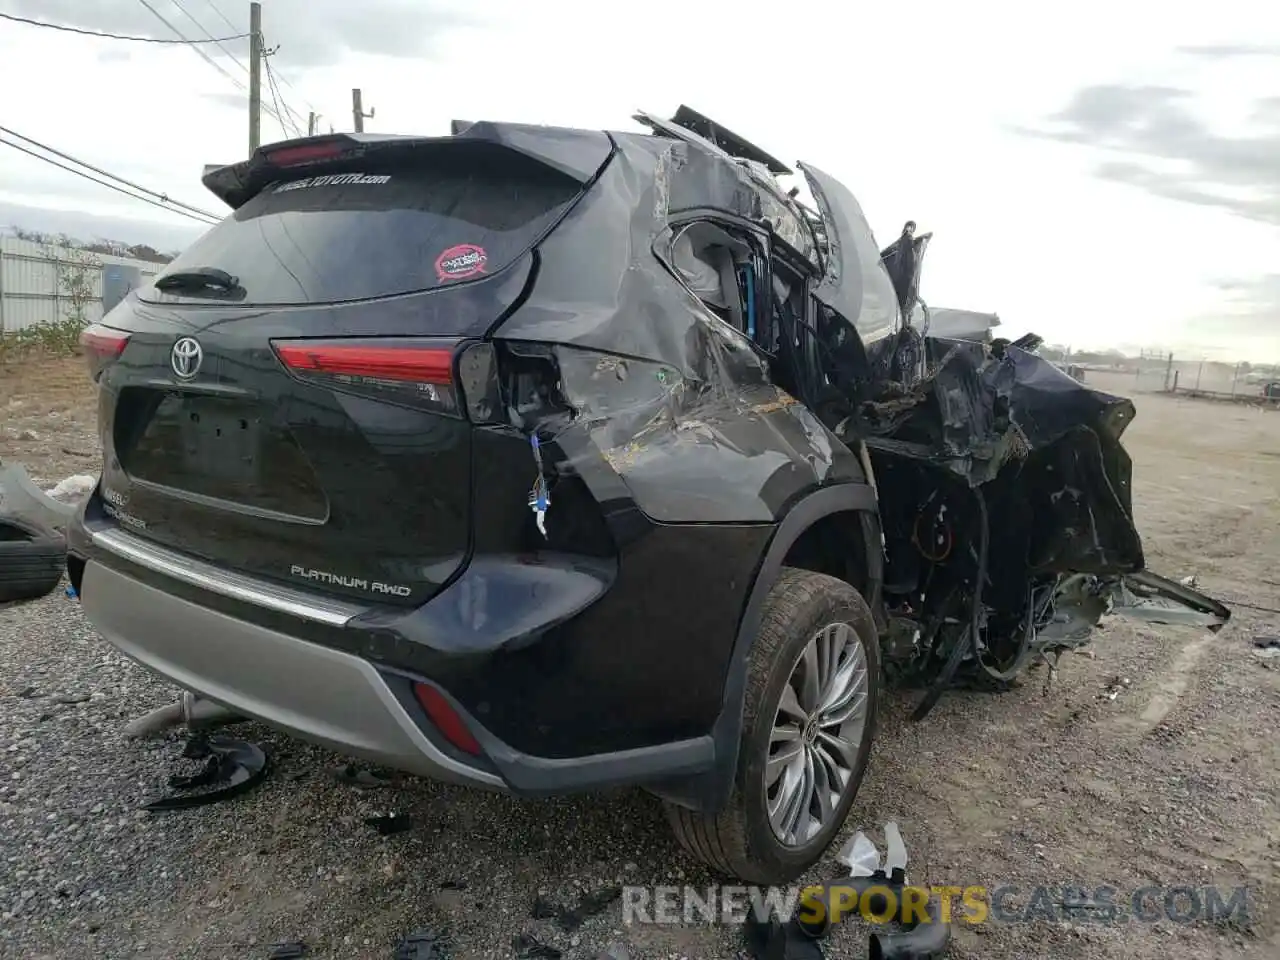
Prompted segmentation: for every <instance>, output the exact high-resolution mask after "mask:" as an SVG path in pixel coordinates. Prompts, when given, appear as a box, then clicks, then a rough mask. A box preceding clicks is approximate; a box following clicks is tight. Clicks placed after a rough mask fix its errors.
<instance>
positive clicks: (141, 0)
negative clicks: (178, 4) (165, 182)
mask: <svg viewBox="0 0 1280 960" xmlns="http://www.w3.org/2000/svg"><path fill="white" fill-rule="evenodd" d="M138 2H139V3H140V4H142V5H143V6H144V7H146V8H147V9H148V10H150V11H151V13H152V14H153V15H154V16H155V18H156V19H157V20H159V21H160V22H161V23H163V24H164V25H165V26H166V27H168V28H169V29H170V30H172V31H173V32H174V33H176V34H177V35H178V36H180V37H182V38H183V39H184V40H187V39H188V38H187V36H186V34H184V33H183V32H182V31H181V30H179V29H178V28H177V27H175V26H174V25H173V24H172V23H170V22H169V21H168V20H166V19H165V18H164V15H163V14H161V13H160V11H159V10H157V9H156V8H155V7H153V6H152V5H151V4H150V3H148V2H147V0H138ZM244 36H246V37H247V36H248V34H247V33H246V34H244ZM187 45H188V46H190V47H191V49H192V50H194V51H195V52H196V53H198V54H199V55H200V56H201V58H202V59H203V60H204V62H205V63H207V64H209V66H211V67H213V69H215V70H217V71H218V72H219V73H220V74H222V75H223V76H224V77H226V78H227V79H228V80H230V81H231V82H232V83H234V84H235V85H236V87H237V88H238V89H240V90H243V91H246V92H247V91H248V87H246V86H245V85H244V84H243V83H241V82H240V80H238V79H237V78H236V77H233V76H232V75H231V74H229V73H228V72H227V71H226V70H225V69H224V68H223V66H222V64H220V63H218V61H217V60H214V59H213V57H211V56H209V55H208V54H207V53H205V52H204V51H203V50H201V49H200V47H198V46H196V45H195V44H194V43H191V42H190V41H188V44H187ZM267 113H271V109H270V108H267ZM272 116H275V114H274V113H272ZM276 119H277V120H279V119H280V118H279V117H278V116H276ZM282 122H283V121H282Z"/></svg>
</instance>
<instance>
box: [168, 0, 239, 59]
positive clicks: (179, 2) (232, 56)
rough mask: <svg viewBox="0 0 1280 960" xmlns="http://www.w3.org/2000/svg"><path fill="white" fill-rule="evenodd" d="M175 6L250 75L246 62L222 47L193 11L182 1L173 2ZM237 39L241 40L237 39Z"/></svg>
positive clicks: (175, 0) (174, 0)
mask: <svg viewBox="0 0 1280 960" xmlns="http://www.w3.org/2000/svg"><path fill="white" fill-rule="evenodd" d="M173 5H174V6H175V7H177V8H178V9H179V10H181V11H182V12H183V14H184V15H185V16H186V18H187V19H188V20H190V21H191V22H192V23H194V24H195V25H196V26H197V27H199V28H200V32H201V33H203V34H204V35H205V36H206V37H208V38H209V39H210V40H212V41H213V42H214V43H217V44H218V48H219V49H220V50H221V51H222V52H223V53H225V54H226V55H227V56H228V57H230V58H231V61H232V62H233V63H234V64H235V65H236V66H238V67H239V68H240V69H241V70H243V71H244V72H245V74H246V75H247V74H248V73H249V68H248V67H246V66H245V65H244V62H243V61H241V60H240V58H239V57H237V56H236V55H235V54H234V53H232V52H231V51H230V50H228V49H227V48H226V47H224V46H223V45H222V44H221V43H220V42H219V41H218V40H217V39H215V38H214V36H213V34H212V33H210V32H209V31H208V30H206V29H205V28H204V24H203V23H201V22H200V21H199V20H197V19H196V18H195V17H194V16H193V15H192V13H191V11H190V10H188V9H187V8H186V7H184V6H183V5H182V2H181V0H173ZM232 29H233V30H234V29H235V27H234V26H233V27H232ZM244 36H246V37H247V36H248V34H247V33H246V34H244ZM237 39H239V38H238V37H237ZM200 42H201V43H203V42H204V41H203V40H202V41H200Z"/></svg>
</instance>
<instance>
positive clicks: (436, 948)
mask: <svg viewBox="0 0 1280 960" xmlns="http://www.w3.org/2000/svg"><path fill="white" fill-rule="evenodd" d="M449 945H450V939H449V935H448V934H446V933H444V932H440V931H435V930H417V931H415V932H413V933H411V934H409V936H407V937H405V938H404V939H403V940H401V941H400V942H399V943H398V944H397V945H396V949H395V954H394V955H393V958H392V960H447V958H448V956H449V954H448V950H449Z"/></svg>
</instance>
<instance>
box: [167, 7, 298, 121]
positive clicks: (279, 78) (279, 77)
mask: <svg viewBox="0 0 1280 960" xmlns="http://www.w3.org/2000/svg"><path fill="white" fill-rule="evenodd" d="M177 2H178V0H174V3H177ZM204 2H205V3H206V4H208V6H209V9H210V10H212V11H213V12H214V13H216V14H217V15H218V16H219V17H220V18H221V19H222V22H223V23H225V24H226V25H227V26H228V27H230V28H231V29H232V30H239V29H240V28H239V27H238V26H236V24H235V23H234V22H233V21H232V20H231V18H230V17H228V16H227V15H226V14H225V13H223V12H222V8H221V7H219V6H218V5H217V4H216V3H214V0H204ZM276 82H277V83H279V84H281V85H283V86H286V87H288V88H289V89H290V90H292V91H293V92H294V93H296V94H297V95H298V96H299V97H300V98H301V99H302V102H303V103H304V104H306V106H307V109H308V110H310V111H311V112H312V113H314V114H316V115H317V116H320V115H321V113H322V111H321V110H320V109H319V108H318V107H317V106H316V105H315V104H314V103H312V102H311V101H310V100H308V99H307V98H306V97H304V96H302V91H301V90H299V89H298V88H297V87H295V86H294V85H293V84H292V83H291V82H290V80H289V78H288V77H286V76H285V75H284V73H283V72H282V71H280V70H278V69H277V70H276ZM280 97H281V99H283V98H284V91H281V93H280ZM286 106H287V104H286ZM289 112H290V113H291V114H292V115H293V117H294V118H295V121H300V120H301V119H302V115H301V114H299V113H294V112H293V111H292V110H290V111H289ZM296 125H297V124H296V122H295V126H296Z"/></svg>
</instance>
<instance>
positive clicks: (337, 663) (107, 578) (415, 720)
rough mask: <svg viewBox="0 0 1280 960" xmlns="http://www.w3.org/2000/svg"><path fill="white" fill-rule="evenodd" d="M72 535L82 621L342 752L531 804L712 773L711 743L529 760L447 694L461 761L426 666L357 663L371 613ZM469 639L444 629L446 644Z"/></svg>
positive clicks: (120, 537) (110, 534) (148, 546)
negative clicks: (458, 730)
mask: <svg viewBox="0 0 1280 960" xmlns="http://www.w3.org/2000/svg"><path fill="white" fill-rule="evenodd" d="M68 541H69V544H68V556H69V563H68V567H69V569H70V571H71V575H72V582H73V584H74V585H75V586H76V587H77V589H78V592H79V595H80V600H81V605H82V607H83V609H84V612H85V615H86V616H87V617H88V619H89V621H90V622H91V623H92V624H93V626H94V627H96V628H97V630H98V632H99V633H101V634H102V636H103V637H104V638H106V640H107V641H108V642H110V643H111V644H112V645H113V646H115V647H116V648H118V649H119V650H120V651H121V652H122V653H124V654H125V655H126V656H128V657H130V658H131V659H133V660H135V661H136V662H138V663H140V664H142V665H143V666H145V667H147V668H148V669H149V670H151V671H153V672H154V673H157V674H159V675H160V676H162V677H164V678H166V679H168V680H170V681H172V682H173V683H175V684H177V685H178V686H180V687H182V688H184V689H186V690H190V691H191V692H192V693H195V694H197V695H199V696H201V697H204V698H206V699H208V700H211V701H213V702H215V703H220V704H222V705H224V706H226V707H228V708H230V709H231V710H234V711H235V712H237V713H239V714H242V715H244V716H246V717H252V718H254V719H257V720H260V721H262V722H263V723H266V724H267V725H269V726H272V727H275V728H277V729H280V730H283V731H285V732H287V733H290V734H293V735H295V736H297V737H299V738H301V739H304V740H308V741H311V742H313V743H318V744H321V745H322V746H326V747H328V748H330V749H332V750H336V751H337V752H339V753H344V754H348V755H351V756H355V757H360V758H363V759H365V760H368V761H370V762H372V763H377V764H380V765H384V766H388V767H393V768H395V769H398V770H403V771H405V772H408V773H413V774H418V775H420V776H426V777H431V778H433V779H438V780H444V781H447V782H451V783H457V784H463V785H468V786H476V787H481V788H484V789H490V790H496V791H500V792H508V791H509V792H512V793H516V794H520V795H526V796H546V795H554V794H563V793H573V792H580V791H585V790H595V789H602V788H608V787H616V786H624V785H635V784H665V783H668V782H671V781H673V780H675V781H681V780H683V779H684V778H688V777H691V776H698V775H701V774H704V773H706V772H707V771H708V770H709V769H711V767H712V765H713V762H714V756H715V748H714V744H713V742H712V739H711V737H710V736H702V737H692V738H686V739H673V740H669V741H666V742H661V743H657V744H653V745H646V746H640V747H636V748H632V749H624V750H616V751H609V752H597V753H586V754H583V755H579V756H572V757H547V756H539V755H535V754H531V753H527V752H524V751H521V750H519V749H518V748H516V747H514V746H512V745H511V744H510V743H508V742H506V741H504V740H503V739H502V738H500V737H498V736H496V735H495V734H494V733H493V732H492V731H491V730H490V729H488V728H487V727H486V725H484V724H483V723H481V722H479V721H478V720H477V718H476V716H475V715H474V714H473V713H471V712H470V711H468V710H467V709H466V707H465V706H464V705H463V704H461V703H459V702H457V700H456V698H454V697H452V696H451V692H449V693H446V696H447V697H449V698H450V699H451V700H452V701H453V708H454V710H455V711H456V713H457V714H458V715H459V716H460V717H461V718H462V721H463V723H464V724H465V725H466V727H467V728H468V730H469V732H470V733H471V734H472V735H473V736H474V737H475V739H476V741H478V743H479V744H480V747H481V750H482V753H483V757H477V758H473V757H471V756H469V755H464V754H462V753H461V752H459V751H456V750H455V749H453V748H452V747H450V746H446V745H444V744H443V743H442V740H443V738H441V737H440V734H439V732H438V731H436V730H435V729H434V726H433V725H432V723H431V721H430V720H428V719H427V718H426V714H425V712H424V711H423V710H422V708H421V707H420V705H418V704H417V703H416V701H415V697H414V695H413V693H412V692H411V688H412V684H413V682H414V681H415V680H419V681H421V682H426V683H428V684H430V685H433V686H436V687H437V689H440V686H439V681H438V680H436V679H431V676H432V674H431V672H430V671H427V672H416V671H414V670H413V669H411V668H408V667H406V666H405V665H404V664H397V663H395V662H394V661H391V660H389V659H387V658H385V657H381V656H374V657H373V658H372V659H371V658H369V657H366V656H362V655H361V653H362V652H364V649H365V648H366V647H372V646H373V645H374V643H375V642H376V641H375V640H374V639H373V638H374V635H373V634H371V633H370V632H369V631H368V629H367V627H365V626H363V625H362V624H361V620H362V619H363V618H364V615H367V613H368V611H367V610H366V609H364V608H361V607H359V606H357V605H353V604H350V603H347V602H344V601H340V600H334V599H332V598H327V597H320V596H317V595H315V594H312V593H308V592H305V591H300V590H296V589H293V588H291V587H287V586H283V585H280V584H275V583H269V582H266V581H262V580H258V579H256V578H252V577H247V576H244V575H242V574H238V573H234V572H231V571H226V570H223V569H221V568H218V567H214V566H212V565H210V564H207V563H204V562H203V561H201V560H198V559H196V558H194V557H191V556H189V555H186V554H180V553H177V552H175V551H173V550H169V549H167V548H165V547H160V546H158V545H155V544H153V543H150V542H148V541H146V540H143V539H141V538H138V537H136V536H134V535H133V534H130V533H128V532H125V531H123V530H121V529H119V528H118V527H114V526H110V525H105V524H103V523H102V521H101V520H99V519H95V520H93V521H90V522H89V523H86V521H85V519H84V517H83V516H81V517H79V518H77V519H76V520H75V521H73V523H72V524H71V525H70V527H69V530H68ZM428 606H429V605H428ZM467 638H468V633H467V632H466V631H463V632H462V633H449V632H447V631H446V632H440V633H437V634H436V635H435V640H436V642H437V643H438V644H439V645H440V647H442V648H448V647H450V646H456V645H457V644H458V643H459V641H460V639H461V640H465V639H467ZM375 649H376V648H375ZM437 738H439V739H437Z"/></svg>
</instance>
